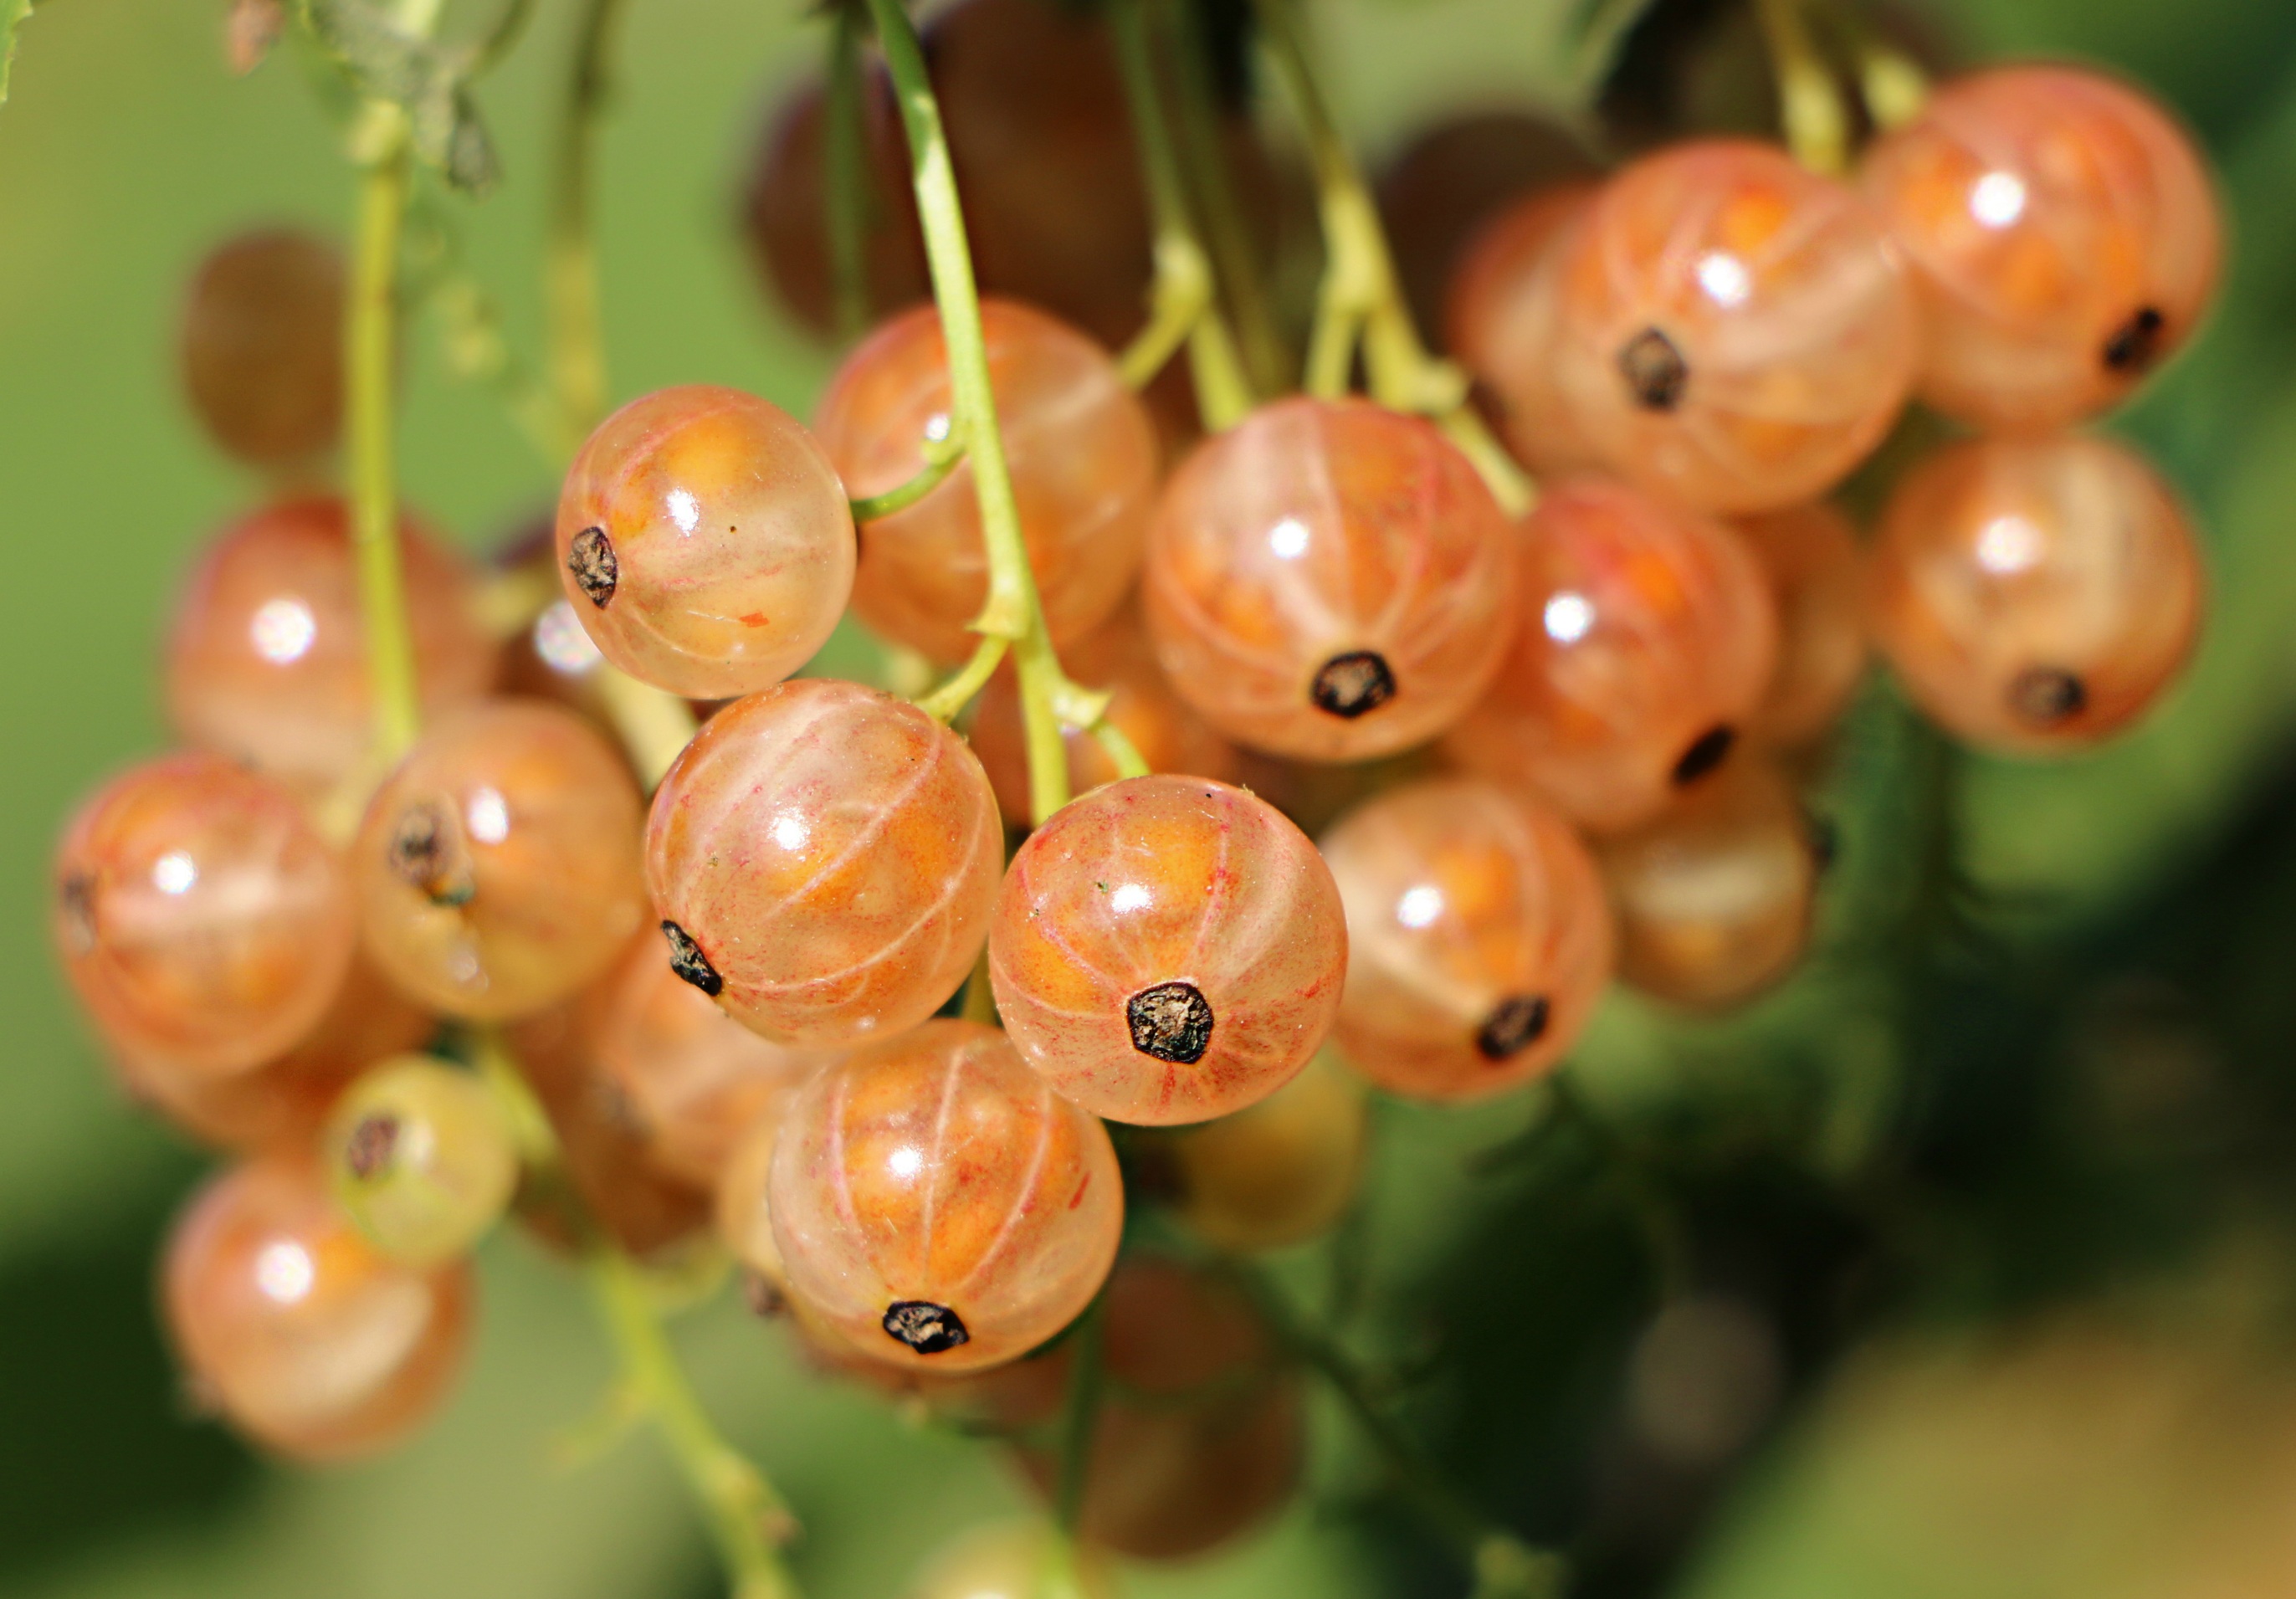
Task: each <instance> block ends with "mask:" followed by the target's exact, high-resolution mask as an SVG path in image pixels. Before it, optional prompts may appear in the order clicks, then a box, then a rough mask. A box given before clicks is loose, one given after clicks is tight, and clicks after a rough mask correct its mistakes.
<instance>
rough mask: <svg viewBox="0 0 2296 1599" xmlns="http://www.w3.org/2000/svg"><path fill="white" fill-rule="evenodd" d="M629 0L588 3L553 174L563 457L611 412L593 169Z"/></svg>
mask: <svg viewBox="0 0 2296 1599" xmlns="http://www.w3.org/2000/svg"><path fill="white" fill-rule="evenodd" d="M620 11H621V0H587V3H586V4H585V5H584V6H583V8H582V20H581V24H580V29H579V31H578V33H577V35H576V39H575V45H574V71H573V76H572V78H571V80H570V84H569V87H568V93H567V96H566V103H565V105H564V107H563V108H562V110H561V111H560V114H559V123H558V143H557V151H556V156H555V160H554V161H553V169H552V172H551V199H550V234H549V240H548V242H547V245H546V247H545V254H544V258H543V290H544V300H545V305H546V306H547V307H548V310H549V318H550V382H551V388H552V389H553V391H554V392H555V393H556V395H557V397H558V412H559V426H560V428H561V430H562V450H563V453H564V454H565V455H569V456H570V455H573V453H574V452H575V450H576V449H578V448H579V447H580V446H581V443H582V440H583V439H584V438H586V436H587V435H588V433H589V431H590V430H591V429H592V428H594V427H595V426H597V425H598V419H599V418H600V417H602V416H603V415H604V414H606V351H605V340H604V337H603V321H602V319H601V317H600V316H599V313H598V256H597V249H596V246H595V244H594V242H593V239H592V230H591V225H590V195H591V190H592V182H591V168H592V164H593V158H594V155H595V152H596V144H597V120H598V112H599V109H600V107H601V106H602V104H603V102H604V100H605V96H606V52H607V48H608V45H610V44H611V40H612V37H613V28H614V23H615V21H616V20H617V19H618V18H619V14H620Z"/></svg>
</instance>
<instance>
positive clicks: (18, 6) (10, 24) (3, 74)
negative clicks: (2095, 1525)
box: [0, 0, 37, 105]
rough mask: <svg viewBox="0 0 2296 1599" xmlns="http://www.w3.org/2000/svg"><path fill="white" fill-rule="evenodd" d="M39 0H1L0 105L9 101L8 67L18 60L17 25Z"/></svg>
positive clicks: (28, 14)
mask: <svg viewBox="0 0 2296 1599" xmlns="http://www.w3.org/2000/svg"><path fill="white" fill-rule="evenodd" d="M36 3H37V0H0V105H5V104H7V103H8V69H9V68H10V67H11V66H12V65H14V64H15V61H16V25H17V24H18V23H20V22H21V21H23V20H24V19H25V18H26V17H29V16H30V15H31V14H32V7H33V5H34V4H36Z"/></svg>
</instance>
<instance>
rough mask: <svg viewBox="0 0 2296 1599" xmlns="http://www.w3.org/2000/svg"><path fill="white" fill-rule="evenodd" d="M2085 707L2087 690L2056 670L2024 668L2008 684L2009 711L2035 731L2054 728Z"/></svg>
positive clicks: (2075, 677) (2084, 686) (2079, 682)
mask: <svg viewBox="0 0 2296 1599" xmlns="http://www.w3.org/2000/svg"><path fill="white" fill-rule="evenodd" d="M2087 707H2088V686H2087V685H2086V684H2084V683H2083V682H2081V680H2080V679H2079V677H2078V676H2075V675H2074V674H2072V673H2071V672H2068V671H2065V670H2063V669H2062V668H2058V667H2028V668H2025V669H2024V670H2023V671H2021V672H2020V673H2018V674H2017V676H2015V677H2014V678H2013V679H2012V680H2011V682H2010V684H2009V709H2011V710H2013V711H2014V712H2016V713H2017V717H2018V719H2019V720H2021V721H2024V722H2030V723H2031V724H2032V725H2033V726H2036V727H2054V726H2056V725H2057V724H2058V723H2060V722H2062V721H2064V720H2066V719H2067V718H2069V717H2077V716H2079V715H2080V713H2081V712H2082V711H2083V710H2085V709H2087Z"/></svg>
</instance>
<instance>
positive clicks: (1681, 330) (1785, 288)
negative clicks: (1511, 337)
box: [1495, 140, 1917, 512]
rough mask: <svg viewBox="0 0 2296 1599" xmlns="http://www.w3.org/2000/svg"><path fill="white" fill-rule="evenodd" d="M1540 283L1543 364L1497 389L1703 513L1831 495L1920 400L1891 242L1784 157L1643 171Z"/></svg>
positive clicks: (1912, 339) (1530, 418) (1627, 175)
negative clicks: (1911, 400)
mask: <svg viewBox="0 0 2296 1599" xmlns="http://www.w3.org/2000/svg"><path fill="white" fill-rule="evenodd" d="M1534 277H1537V278H1543V279H1545V282H1543V283H1538V282H1534V283H1529V284H1528V285H1526V287H1525V290H1524V292H1525V294H1526V295H1527V296H1528V297H1529V303H1527V304H1526V306H1525V307H1524V308H1523V310H1522V313H1521V314H1522V315H1524V316H1528V317H1531V318H1533V319H1534V320H1536V321H1537V322H1538V324H1539V327H1538V333H1539V335H1540V336H1539V337H1537V338H1534V339H1530V340H1528V341H1527V342H1529V345H1530V347H1531V348H1537V347H1538V345H1540V344H1543V345H1544V346H1545V348H1546V357H1545V359H1544V360H1543V361H1538V362H1535V363H1533V364H1531V365H1527V366H1521V367H1510V368H1509V370H1508V371H1507V372H1506V373H1505V374H1504V376H1503V377H1500V379H1499V383H1498V386H1499V388H1500V389H1501V391H1502V394H1503V397H1504V398H1505V400H1506V401H1507V402H1508V404H1509V406H1510V407H1511V408H1519V409H1520V410H1521V413H1522V420H1523V422H1524V424H1525V426H1526V427H1527V428H1529V429H1530V430H1533V431H1534V433H1535V430H1536V427H1537V419H1538V417H1539V416H1541V415H1542V414H1552V413H1553V412H1554V410H1556V409H1558V408H1559V409H1560V410H1561V411H1562V413H1563V414H1564V415H1565V417H1566V419H1567V422H1566V425H1565V427H1564V429H1563V435H1564V442H1565V443H1566V444H1568V445H1570V446H1571V447H1580V446H1583V447H1585V448H1586V449H1587V451H1588V452H1589V453H1590V454H1591V455H1592V456H1593V457H1594V459H1595V461H1596V462H1597V463H1600V464H1601V465H1602V466H1603V467H1604V468H1605V469H1606V470H1608V471H1613V472H1616V473H1618V474H1620V476H1623V477H1626V478H1628V479H1631V480H1634V481H1636V482H1638V483H1640V484H1642V485H1643V486H1644V487H1645V488H1651V489H1653V490H1656V491H1659V492H1662V493H1664V494H1667V495H1669V496H1672V497H1674V498H1676V499H1678V500H1680V501H1682V502H1683V503H1685V504H1689V505H1693V506H1695V507H1697V508H1698V509H1701V510H1705V511H1718V512H1746V511H1764V510H1770V509H1774V508H1775V507H1777V506H1780V505H1790V504H1796V503H1798V502H1800V501H1802V500H1807V499H1810V498H1813V497H1815V496H1817V495H1819V494H1822V493H1824V492H1825V490H1826V489H1827V488H1831V487H1833V484H1834V483H1835V482H1837V481H1838V480H1840V479H1841V478H1842V477H1843V476H1844V475H1845V474H1846V473H1848V472H1849V470H1850V469H1851V468H1852V467H1854V466H1856V465H1857V463H1858V462H1859V461H1861V460H1863V459H1864V458H1865V456H1866V454H1867V452H1869V451H1870V450H1872V449H1873V447H1874V445H1876V444H1878V443H1879V442H1880V441H1881V439H1882V435H1883V434H1884V433H1886V432H1888V431H1889V429H1890V423H1891V422H1894V421H1895V420H1896V418H1897V414H1898V408H1899V407H1900V406H1902V405H1903V404H1904V401H1905V398H1906V395H1907V390H1908V389H1910V388H1911V386H1912V382H1913V376H1914V363H1915V343H1916V332H1917V324H1916V318H1915V299H1914V294H1913V291H1912V289H1911V287H1910V286H1909V285H1908V283H1907V278H1906V273H1905V269H1904V267H1903V266H1900V264H1899V263H1898V258H1897V256H1896V254H1895V253H1894V252H1893V251H1892V250H1890V246H1889V244H1888V242H1887V241H1886V240H1885V239H1884V237H1883V235H1882V230H1881V227H1880V225H1879V224H1878V223H1877V222H1876V221H1875V219H1874V217H1872V216H1871V215H1870V214H1869V213H1868V212H1867V210H1866V207H1865V205H1864V204H1863V202H1862V201H1859V199H1858V198H1857V195H1856V194H1855V193H1852V192H1851V191H1850V190H1849V189H1848V188H1846V187H1844V186H1843V185H1841V184H1838V183H1835V182H1834V181H1833V180H1832V179H1830V178H1825V177H1821V176H1817V175H1816V174H1815V173H1812V172H1810V171H1808V170H1807V169H1805V168H1802V167H1800V166H1799V165H1797V164H1796V163H1795V162H1794V161H1793V160H1792V159H1791V158H1789V157H1788V156H1787V155H1786V154H1785V152H1783V151H1781V150H1777V149H1775V148H1773V147H1772V146H1769V145H1766V144H1756V143H1745V142H1742V141H1737V140H1703V141H1695V142H1692V143H1684V144H1677V145H1675V146H1673V147H1671V148H1670V149H1668V150H1665V151H1662V152H1659V153H1657V154H1655V155H1650V156H1645V157H1644V158H1643V159H1642V160H1638V161H1636V163H1635V164H1634V165H1632V166H1630V167H1628V168H1626V169H1625V170H1624V171H1622V172H1620V174H1619V175H1618V176H1615V177H1614V178H1612V179H1611V181H1610V183H1609V184H1606V185H1605V186H1604V187H1603V190H1602V192H1601V193H1599V194H1597V195H1596V196H1595V200H1594V201H1593V202H1592V204H1591V205H1590V206H1589V208H1588V209H1587V212H1586V214H1585V216H1584V217H1582V218H1581V219H1580V220H1579V223H1578V224H1577V225H1573V226H1571V227H1570V229H1569V230H1568V232H1567V234H1566V235H1565V236H1563V237H1562V239H1560V240H1559V241H1558V245H1557V248H1556V250H1554V253H1553V254H1552V255H1551V256H1549V257H1548V258H1546V260H1545V261H1544V262H1543V263H1542V264H1541V266H1540V268H1539V270H1538V272H1537V273H1536V274H1534ZM1495 375H1497V374H1495ZM1527 442H1529V444H1531V445H1532V446H1533V449H1532V451H1531V453H1532V455H1533V458H1534V460H1537V459H1538V450H1537V448H1536V445H1537V439H1536V438H1535V437H1533V438H1531V439H1529V440H1528V441H1527ZM1543 464H1544V463H1543ZM1550 470H1551V466H1550Z"/></svg>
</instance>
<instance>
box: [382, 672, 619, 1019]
mask: <svg viewBox="0 0 2296 1599" xmlns="http://www.w3.org/2000/svg"><path fill="white" fill-rule="evenodd" d="M639 814H640V813H639V800H638V791H637V785H636V784H635V783H634V782H633V781H632V779H631V777H630V773H629V768H628V767H627V766H626V765H625V764H623V761H622V759H621V758H620V756H619V754H617V753H616V752H615V750H614V749H613V748H612V746H611V745H609V744H608V743H607V742H606V741H605V740H604V739H603V738H602V737H601V736H600V735H599V734H597V733H596V732H595V731H594V730H593V729H592V728H591V726H589V724H588V723H586V722H585V721H584V720H583V719H582V718H581V717H578V716H577V715H575V714H574V713H573V712H572V711H570V710H567V709H563V708H562V707H559V706H556V705H552V704H549V703H547V702H546V701H539V700H496V701H487V702H485V703H483V704H480V705H474V706H471V707H468V708H466V709H463V710H460V711H456V712H455V713H453V714H452V715H450V716H448V717H444V718H441V719H440V721H439V723H438V724H437V725H436V726H433V727H432V728H430V730H429V731H428V732H427V733H425V734H423V736H422V739H421V741H420V742H417V743H416V744H415V746H414V749H413V750H409V751H408V752H407V755H406V759H404V760H402V761H401V762H399V764H398V768H397V769H396V770H395V771H393V772H392V773H391V775H389V777H388V778H387V779H385V780H384V782H383V784H382V786H381V788H379V789H377V790H376V791H375V793H374V798H373V800H372V801H370V802H369V804H368V806H367V810H366V816H365V820H364V821H363V822H362V823H361V824H360V825H359V832H358V838H357V840H356V841H355V842H354V843H353V844H352V847H351V850H352V854H351V864H352V871H353V872H354V873H356V875H357V882H358V890H359V901H360V915H361V922H362V926H363V929H364V931H365V940H366V948H367V952H368V953H369V954H370V955H373V957H374V960H375V962H376V964H378V965H380V966H381V968H382V969H383V972H385V973H386V974H387V975H388V976H389V978H390V980H392V981H393V982H395V983H397V984H398V986H399V987H400V988H402V989H404V990H405V991H406V993H408V994H410V995H412V996H414V997H415V998H417V999H418V1000H420V1001H421V1002H422V1003H423V1004H424V1005H429V1006H430V1007H431V1008H432V1009H434V1010H437V1011H439V1012H440V1013H444V1014H446V1015H449V1016H459V1017H463V1018H464V1019H466V1020H470V1021H504V1020H507V1019H510V1018H512V1017H516V1016H522V1015H527V1014H530V1013H533V1012H536V1011H539V1010H541V1009H542V1008H543V1007H545V1005H552V1004H553V1003H555V1002H556V1001H558V1000H560V999H562V998H564V997H566V996H568V995H570V994H571V993H573V992H574V991H575V990H576V989H578V988H580V987H581V986H582V985H583V984H584V983H586V982H587V981H589V980H590V979H591V978H593V977H594V976H596V975H597V974H598V972H600V971H601V970H603V968H604V967H605V965H606V964H607V963H608V962H610V961H611V960H612V959H613V957H614V953H615V951H617V950H618V949H619V948H620V947H622V944H623V941H624V940H625V939H627V938H628V937H629V936H630V935H631V934H632V933H633V932H635V931H636V930H637V927H638V925H639V922H640V920H641V918H642V917H643V915H644V911H645V897H644V890H643V888H642V885H641V883H640V881H639V865H638V820H639Z"/></svg>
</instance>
